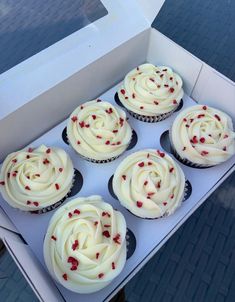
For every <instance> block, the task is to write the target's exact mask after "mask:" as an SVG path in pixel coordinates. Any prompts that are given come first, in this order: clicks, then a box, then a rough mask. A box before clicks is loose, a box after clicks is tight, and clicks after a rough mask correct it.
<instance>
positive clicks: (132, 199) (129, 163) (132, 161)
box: [113, 149, 185, 218]
mask: <svg viewBox="0 0 235 302" xmlns="http://www.w3.org/2000/svg"><path fill="white" fill-rule="evenodd" d="M184 187H185V178H184V174H183V171H182V170H181V168H180V167H179V166H178V165H177V164H176V162H175V161H174V160H173V159H172V158H171V157H170V156H169V155H167V154H165V153H164V152H162V151H159V150H153V149H146V150H142V151H138V152H135V153H132V154H131V155H129V156H128V157H126V158H125V159H124V160H123V161H122V162H121V164H120V165H119V166H118V168H117V170H116V172H115V174H114V178H113V189H114V192H115V194H116V196H117V197H118V199H119V201H120V202H121V204H122V205H123V206H124V207H126V208H127V209H128V210H129V211H131V212H132V213H133V214H135V215H137V216H139V217H142V218H158V217H161V216H166V215H170V214H172V213H173V212H174V211H175V210H176V208H177V207H178V206H179V205H180V204H181V201H182V199H183V195H184Z"/></svg>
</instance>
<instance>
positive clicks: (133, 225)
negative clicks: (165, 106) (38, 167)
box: [0, 86, 234, 302]
mask: <svg viewBox="0 0 235 302" xmlns="http://www.w3.org/2000/svg"><path fill="white" fill-rule="evenodd" d="M117 87H118V86H117ZM117 87H114V88H112V89H111V90H109V91H108V92H107V93H105V94H104V95H103V96H102V97H101V99H103V100H106V101H110V102H114V100H113V97H114V94H115V92H116V91H117ZM80 103H81V102H80ZM193 104H194V101H192V100H191V99H190V98H189V97H187V96H186V95H185V97H184V108H185V107H188V106H190V105H193ZM77 105H79V103H78V104H77ZM176 114H177V113H174V114H173V116H172V117H170V118H168V119H166V120H165V121H162V122H159V123H156V124H148V123H143V122H140V121H137V120H135V119H134V118H132V117H130V120H129V122H130V124H131V126H132V127H133V128H134V129H135V131H136V132H137V135H138V143H137V145H136V146H135V147H134V149H132V150H129V151H127V152H126V153H125V155H127V154H129V153H132V152H134V151H135V150H139V149H144V148H156V149H158V148H160V149H161V146H160V136H161V134H162V133H163V132H164V131H165V130H167V129H168V128H169V127H170V125H171V123H172V121H173V119H174V116H175V115H176ZM65 126H66V121H65V122H62V123H61V124H59V125H58V126H56V127H55V128H54V129H52V130H51V131H49V132H48V133H46V134H45V135H43V136H42V137H40V138H39V139H38V140H36V141H35V142H34V143H32V144H30V145H31V146H37V145H40V144H46V145H51V146H53V145H54V146H59V147H62V148H64V149H65V150H66V151H67V152H68V153H69V155H70V156H71V158H72V160H73V163H74V166H75V168H76V169H78V170H79V171H80V172H81V173H82V175H83V180H84V184H83V187H82V189H81V191H80V192H79V193H78V194H77V196H88V195H92V194H100V195H102V196H103V198H104V200H106V201H107V202H110V203H111V204H112V205H113V206H114V207H115V208H117V209H119V210H120V211H121V212H122V213H123V214H124V216H125V218H126V221H127V226H128V228H129V229H131V230H132V231H133V232H134V234H135V237H136V239H137V247H136V250H135V252H134V254H133V255H132V257H131V258H130V259H128V260H127V263H126V265H125V268H124V270H123V272H122V273H121V274H120V275H119V276H118V277H117V278H116V279H115V280H114V281H113V282H112V283H111V284H110V285H109V286H107V287H106V288H105V289H103V290H101V291H99V292H97V293H94V294H90V295H79V294H75V293H72V292H70V291H69V290H67V289H65V288H64V287H63V286H61V285H59V284H57V283H56V286H57V287H58V289H59V290H60V292H61V293H62V294H63V296H64V298H65V299H66V300H67V301H71V302H73V301H77V300H79V299H81V300H82V301H84V302H86V301H103V300H105V299H108V297H109V296H110V295H112V293H114V292H115V289H118V288H119V286H120V285H121V283H122V282H123V281H124V282H125V280H127V279H128V277H129V276H130V275H131V274H132V272H133V271H134V270H136V268H138V267H140V266H141V263H143V262H144V261H145V259H148V257H149V255H150V254H151V253H154V252H156V251H157V249H158V248H160V246H161V244H162V243H163V241H164V240H165V238H166V236H168V235H169V234H170V233H171V232H172V231H173V230H175V229H176V228H177V225H179V223H180V222H181V221H182V219H183V218H184V217H185V216H186V215H187V214H188V213H189V212H190V210H191V209H192V208H194V207H195V206H197V204H198V203H199V202H200V200H201V199H203V197H204V196H205V195H206V194H208V192H209V191H213V189H212V188H213V187H214V186H215V185H216V183H217V182H218V181H220V179H221V178H222V177H223V176H224V174H226V173H227V172H228V171H229V170H230V169H231V168H232V166H233V164H234V157H233V158H231V159H230V160H229V161H227V162H226V163H224V164H222V165H220V166H218V167H213V168H209V169H204V170H203V173H202V170H200V169H194V168H189V167H187V166H184V165H182V164H180V165H181V167H182V168H183V170H184V172H185V175H186V178H187V179H188V180H189V181H190V182H191V184H192V195H191V197H190V198H189V199H188V200H187V201H186V202H184V203H183V205H182V206H181V207H180V208H179V209H178V210H177V211H176V212H175V213H174V214H173V215H172V216H169V217H166V218H161V219H157V220H145V219H140V218H137V217H135V216H133V215H132V214H131V213H129V212H128V211H127V210H125V209H124V208H123V207H121V206H120V204H119V202H118V201H117V200H115V199H114V198H113V197H111V195H110V193H109V190H108V181H109V179H110V177H111V175H113V173H114V171H115V169H116V167H117V166H118V164H119V163H120V162H121V160H122V159H123V158H124V156H125V155H123V156H121V157H120V158H119V159H117V160H115V161H113V162H111V163H108V164H93V163H89V162H87V161H85V160H83V159H81V158H80V157H79V156H78V155H77V154H76V153H75V152H74V151H73V150H72V148H71V147H69V146H67V145H66V144H65V143H64V142H63V140H62V131H63V129H64V127H65ZM100 169H102V174H101V173H100ZM94 179H99V181H94ZM211 189H212V190H211ZM0 205H1V206H2V207H3V209H4V210H5V211H6V213H7V214H8V216H9V217H10V218H11V220H12V221H13V222H14V224H15V225H16V227H17V229H18V230H19V231H20V233H21V234H22V236H23V237H24V239H25V240H26V242H27V243H28V244H29V246H30V247H31V248H32V250H33V252H34V253H35V255H36V256H37V258H38V259H39V261H40V262H41V263H42V265H43V266H45V264H44V260H43V255H42V245H43V238H44V235H45V232H46V229H47V226H48V222H49V220H50V217H51V216H52V214H53V212H54V211H52V212H48V213H46V214H41V215H32V214H29V213H23V212H20V211H18V210H15V209H13V208H11V207H10V206H8V205H7V203H6V202H4V200H2V198H0ZM32 226H33V229H34V232H33V233H32ZM156 230H157V231H156ZM153 251H154V252H153Z"/></svg>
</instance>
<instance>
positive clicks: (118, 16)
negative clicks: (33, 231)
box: [0, 0, 235, 301]
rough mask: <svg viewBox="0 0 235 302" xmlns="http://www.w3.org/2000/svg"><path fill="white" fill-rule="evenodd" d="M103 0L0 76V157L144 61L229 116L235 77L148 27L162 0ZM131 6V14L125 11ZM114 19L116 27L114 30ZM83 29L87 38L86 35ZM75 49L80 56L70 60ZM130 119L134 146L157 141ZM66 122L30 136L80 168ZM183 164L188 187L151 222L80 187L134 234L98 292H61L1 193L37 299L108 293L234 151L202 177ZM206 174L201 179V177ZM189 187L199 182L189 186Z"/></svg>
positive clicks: (5, 228) (221, 175) (12, 245)
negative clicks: (89, 17) (95, 15)
mask: <svg viewBox="0 0 235 302" xmlns="http://www.w3.org/2000/svg"><path fill="white" fill-rule="evenodd" d="M102 2H104V5H105V6H106V8H107V9H108V10H109V15H108V16H107V18H106V17H104V18H102V19H103V20H102V19H101V20H98V21H97V22H95V23H94V24H93V25H91V26H88V27H86V28H84V29H82V30H81V31H79V32H78V33H75V35H74V34H73V35H71V36H72V37H71V36H69V37H68V38H65V39H64V40H62V41H60V42H58V43H56V44H58V45H54V46H52V47H51V48H49V49H48V50H45V51H43V52H42V53H40V54H38V55H37V56H36V58H30V59H29V60H27V61H25V62H23V63H21V64H19V65H18V66H16V68H13V70H10V71H9V72H7V73H6V74H3V76H0V79H1V80H2V83H3V85H1V87H0V95H1V98H2V99H3V104H4V106H3V108H4V110H3V112H0V114H1V116H0V118H2V119H1V120H0V142H4V144H2V143H1V149H0V159H3V158H4V157H5V155H6V154H8V153H9V152H11V151H13V150H15V149H19V148H20V147H22V146H24V145H25V144H28V143H30V142H31V141H33V140H34V139H35V138H36V137H38V136H39V135H41V134H42V133H43V132H45V131H46V130H48V129H50V128H51V127H52V126H54V125H57V124H58V123H59V122H61V121H62V120H64V119H65V118H66V117H67V116H68V114H69V113H70V112H71V111H72V110H73V109H74V108H75V107H77V106H78V105H79V104H80V103H83V102H84V101H86V100H89V99H93V98H95V97H97V96H99V95H101V94H102V93H103V92H104V91H107V93H106V94H105V95H106V97H105V98H106V99H107V100H111V99H113V95H114V92H115V90H116V88H113V89H111V90H109V88H111V87H113V86H115V84H117V83H118V82H119V81H121V80H122V79H123V77H124V76H125V74H126V73H127V72H128V71H129V70H130V69H132V68H133V67H135V66H137V65H138V64H140V63H143V62H146V61H149V62H152V63H154V64H165V65H169V66H172V67H173V69H174V70H176V71H177V72H178V73H179V74H180V75H181V76H182V77H183V80H184V84H185V85H184V88H185V92H186V96H185V98H184V99H185V105H186V106H190V104H192V102H193V101H192V100H195V101H198V102H199V103H200V102H202V103H204V102H205V103H207V104H210V105H213V106H215V107H218V108H220V109H222V110H224V111H227V112H228V113H229V114H230V115H231V116H232V117H233V118H235V84H234V83H233V82H232V81H230V80H229V79H227V78H226V77H224V76H223V75H221V74H219V73H218V72H217V71H215V70H214V69H212V68H211V67H209V66H208V65H207V64H205V63H203V62H202V61H200V60H199V59H197V58H196V57H195V56H193V55H191V54H190V53H189V52H187V51H186V50H184V49H183V48H181V47H180V46H178V45H177V44H175V43H174V42H172V41H171V40H170V39H168V38H167V37H165V36H164V35H162V34H161V33H159V32H158V31H157V30H155V29H152V28H151V26H150V25H151V22H152V20H153V18H154V17H155V15H156V13H157V12H158V10H159V9H160V7H161V4H162V3H163V1H161V2H158V3H157V4H156V3H154V2H156V1H153V0H151V1H140V0H139V1H134V0H128V1H125V3H123V1H117V2H116V3H115V4H110V1H102ZM159 3H160V4H159ZM141 9H143V11H142V10H141ZM133 11H134V12H135V14H133V13H132V12H133ZM123 12H124V13H123ZM143 12H144V14H143ZM127 17H128V18H127ZM117 26H118V31H117V30H116V31H114V30H115V29H116V28H117ZM127 29H128V30H127ZM83 30H84V31H83ZM113 32H115V35H113ZM88 33H89V34H90V36H89V37H90V38H89V39H88V38H86V39H85V37H86V35H87V34H88ZM95 33H102V35H98V36H96V34H95ZM116 33H117V34H116ZM76 39H77V40H78V41H80V40H82V39H83V40H82V41H84V42H83V43H81V45H80V44H79V45H77V44H76V43H75V41H76ZM69 45H70V46H71V47H69ZM38 56H39V57H38ZM78 56H79V58H80V60H79V61H78V60H77V57H78ZM34 59H35V60H34ZM26 83H27V85H26ZM12 86H13V88H14V89H12ZM218 87H219V89H218ZM13 100H14V101H13ZM45 108H46V110H45ZM173 118H174V117H171V118H170V119H167V120H166V121H163V122H161V123H158V124H157V125H156V127H157V128H156V129H158V133H159V134H160V133H162V132H163V131H164V130H166V129H167V128H168V127H169V125H170V123H171V122H172V120H173ZM41 121H43V123H42V122H41ZM23 122H24V123H23ZM131 122H132V124H133V126H134V128H135V129H136V130H137V133H138V134H139V133H140V137H139V145H137V146H136V149H139V148H142V147H160V145H159V139H158V138H157V137H156V140H155V141H152V140H148V139H144V137H147V135H144V133H146V134H147V133H149V130H150V128H151V127H152V126H153V125H148V124H146V123H141V122H139V121H136V120H133V119H131ZM18 124H20V127H19V126H18ZM65 124H66V122H63V123H62V124H59V125H58V126H57V127H55V128H53V129H52V130H51V131H50V132H48V133H46V134H45V135H44V136H42V137H40V138H39V139H38V140H37V143H38V144H39V143H42V142H44V143H51V144H52V145H53V144H55V145H60V144H61V146H62V147H63V148H64V149H65V150H67V151H68V152H69V153H70V155H71V156H72V157H73V160H74V163H75V166H76V165H78V166H79V169H80V170H82V172H83V174H84V175H86V171H87V170H88V169H89V165H92V164H89V163H84V161H81V160H80V159H77V157H76V155H74V153H73V152H72V151H71V149H70V148H69V147H67V146H66V145H65V144H63V142H62V140H61V129H63V127H64V125H65ZM140 127H141V131H140ZM6 129H7V131H6ZM132 151H133V150H131V151H129V152H132ZM121 159H122V158H121ZM121 159H119V160H117V161H114V162H113V163H111V164H108V166H107V170H106V171H105V173H104V177H106V180H107V179H108V176H110V173H111V172H112V171H114V170H115V167H116V166H117V165H118V163H119V162H120V160H121ZM182 166H183V165H182ZM95 169H96V168H94V170H95ZM183 169H184V172H185V174H186V177H187V178H189V179H190V182H191V183H192V186H193V193H192V195H191V197H190V199H189V200H188V201H187V203H185V204H184V205H183V206H182V207H181V208H180V209H179V210H178V211H177V212H176V213H175V214H174V215H172V216H171V217H168V218H164V219H162V220H158V221H156V220H155V221H152V222H148V221H144V220H141V219H138V218H134V217H133V216H130V215H131V214H129V213H127V212H126V211H125V209H123V208H121V207H120V206H119V204H118V203H117V202H116V201H115V200H114V199H112V198H110V195H109V193H108V192H103V191H102V190H101V191H100V192H98V188H97V191H96V192H93V191H92V190H91V188H89V186H90V185H87V186H86V187H84V188H83V189H82V191H81V193H82V194H94V193H101V194H102V195H104V197H105V198H106V199H107V200H110V201H111V203H112V204H113V205H115V207H117V208H119V209H120V210H121V211H122V212H123V213H124V215H125V217H126V218H127V224H128V226H129V227H130V229H132V231H133V232H134V233H135V235H136V238H137V249H136V252H135V253H134V255H133V256H132V257H131V258H130V259H129V260H128V262H127V265H126V267H125V269H124V271H123V272H122V273H121V275H120V276H119V277H118V278H117V279H116V280H114V282H113V283H111V284H110V285H109V286H108V287H107V288H105V289H104V290H102V291H100V292H98V293H97V294H93V295H86V296H84V295H82V296H81V295H78V296H76V297H75V296H74V294H71V293H70V292H68V291H66V290H65V291H64V289H63V288H62V287H61V286H58V284H57V285H55V283H54V282H53V281H52V280H51V278H50V277H49V275H48V274H47V272H46V271H45V269H44V268H43V266H42V265H41V264H40V263H39V262H40V261H41V263H42V264H43V259H42V253H41V251H40V244H41V241H40V240H42V233H40V236H39V237H40V238H41V239H39V240H38V241H37V240H34V238H32V237H31V236H30V234H29V233H28V232H27V227H25V225H24V223H22V221H23V219H25V216H24V215H25V214H23V213H17V214H15V212H14V211H13V210H12V209H11V208H9V207H8V206H7V205H5V203H4V202H3V201H2V200H0V205H1V206H2V210H1V211H0V226H1V227H0V237H1V238H3V240H4V242H5V244H6V246H7V248H8V249H9V251H10V253H11V255H12V256H13V258H14V260H15V261H16V263H17V265H18V266H19V268H20V269H21V271H22V272H23V273H24V275H25V277H26V278H27V280H28V281H29V282H30V285H31V286H32V288H33V290H34V291H35V293H36V294H37V296H38V297H39V299H40V300H41V301H60V299H62V300H63V299H64V298H63V297H62V295H63V296H64V297H66V298H67V301H74V300H75V299H76V298H78V300H79V298H80V299H81V300H82V301H103V300H108V299H110V298H111V297H112V296H113V295H114V294H115V293H116V292H117V291H118V289H120V288H121V287H122V286H123V285H124V284H125V283H126V282H128V280H130V278H131V277H133V275H134V274H136V272H137V271H138V270H139V269H140V268H141V267H142V266H143V265H144V264H145V263H146V262H147V261H148V260H149V259H150V257H152V256H153V255H154V254H155V253H156V251H157V250H158V249H159V248H160V247H161V246H162V245H163V244H164V243H165V242H166V240H167V239H168V238H169V237H170V236H171V235H172V234H173V233H174V232H175V231H176V230H177V229H178V228H179V227H180V225H182V223H183V222H184V221H185V220H186V219H187V218H188V217H189V216H190V215H191V214H192V213H193V212H194V211H195V210H196V209H197V208H198V207H199V206H200V205H201V204H202V203H203V202H204V201H205V200H206V198H207V197H208V196H209V195H210V194H211V193H212V192H213V191H214V190H215V188H216V187H218V186H219V184H220V183H221V182H222V181H223V180H224V179H225V178H227V177H228V175H229V174H230V173H232V171H233V170H234V157H233V158H232V159H230V160H229V161H228V162H226V163H225V164H223V165H221V166H219V167H214V168H210V169H206V170H203V175H204V177H206V178H204V177H201V174H200V173H201V170H196V169H192V168H188V167H185V166H183ZM97 171H98V170H97ZM112 173H113V172H112ZM199 176H200V177H199ZM205 179H207V180H208V181H207V182H206V183H205ZM203 180H204V181H203ZM195 187H200V188H202V189H201V190H200V191H199V192H196V190H194V188H195ZM0 209H1V208H0ZM3 210H4V211H3ZM5 212H7V215H8V216H9V217H11V219H12V221H13V222H14V224H15V225H16V226H17V229H18V230H19V231H20V232H21V233H22V235H23V237H24V238H25V240H26V241H27V242H28V243H29V246H30V247H31V248H32V250H33V252H34V253H32V252H31V249H30V248H29V246H28V245H26V244H25V243H24V242H23V241H22V240H21V238H20V237H18V236H17V235H16V234H15V233H13V232H17V230H16V228H15V226H14V225H13V224H12V223H11V222H10V221H9V219H8V218H7V217H6V214H5ZM51 214H52V213H51ZM40 216H42V217H40V218H39V217H37V218H36V220H37V221H36V220H35V227H36V226H38V225H39V221H38V219H40V223H41V224H42V225H43V228H42V229H44V230H45V229H46V226H47V223H48V219H49V216H50V214H46V215H40ZM136 219H137V220H136ZM27 223H30V224H29V225H32V224H33V220H32V219H31V218H29V220H28V221H27V222H26V220H25V224H27ZM26 226H27V225H26ZM155 227H156V228H157V229H160V230H161V231H160V232H159V233H158V234H157V235H156V237H157V238H155V240H152V239H151V236H150V237H149V236H148V235H147V231H149V230H153V228H155ZM42 231H43V230H42ZM143 234H144V235H145V236H144V237H145V239H144V241H142V242H141V239H140V238H141V237H143V236H142V235H143ZM140 247H141V248H140ZM143 247H144V248H143ZM35 254H36V256H37V257H35ZM37 258H38V259H39V262H38V259H37ZM70 294H71V295H70Z"/></svg>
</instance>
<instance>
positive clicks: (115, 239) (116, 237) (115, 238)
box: [113, 234, 121, 244]
mask: <svg viewBox="0 0 235 302" xmlns="http://www.w3.org/2000/svg"><path fill="white" fill-rule="evenodd" d="M120 238H121V235H120V234H117V235H116V236H115V237H114V238H113V241H114V242H115V243H117V244H121V242H120Z"/></svg>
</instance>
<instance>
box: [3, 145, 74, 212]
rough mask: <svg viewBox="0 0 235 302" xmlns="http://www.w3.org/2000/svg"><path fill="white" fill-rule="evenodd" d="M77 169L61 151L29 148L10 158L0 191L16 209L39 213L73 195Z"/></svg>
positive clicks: (42, 147)
mask: <svg viewBox="0 0 235 302" xmlns="http://www.w3.org/2000/svg"><path fill="white" fill-rule="evenodd" d="M73 175H74V169H73V164H72V161H71V159H70V158H69V156H68V154H67V153H66V152H65V151H64V150H63V149H60V148H55V147H46V146H44V145H41V146H40V147H38V148H35V149H33V148H26V149H23V150H20V151H17V152H13V153H11V154H9V155H8V156H7V157H6V159H5V160H4V162H3V165H2V168H1V173H0V191H1V193H2V196H3V198H4V199H5V200H6V201H7V202H8V203H9V204H10V205H11V206H12V207H14V208H18V209H21V210H24V211H37V210H40V209H43V208H45V207H47V206H50V205H53V204H54V203H56V202H58V201H60V200H61V199H63V198H64V197H65V196H66V195H67V193H68V192H69V191H70V189H71V186H72V181H73Z"/></svg>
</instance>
